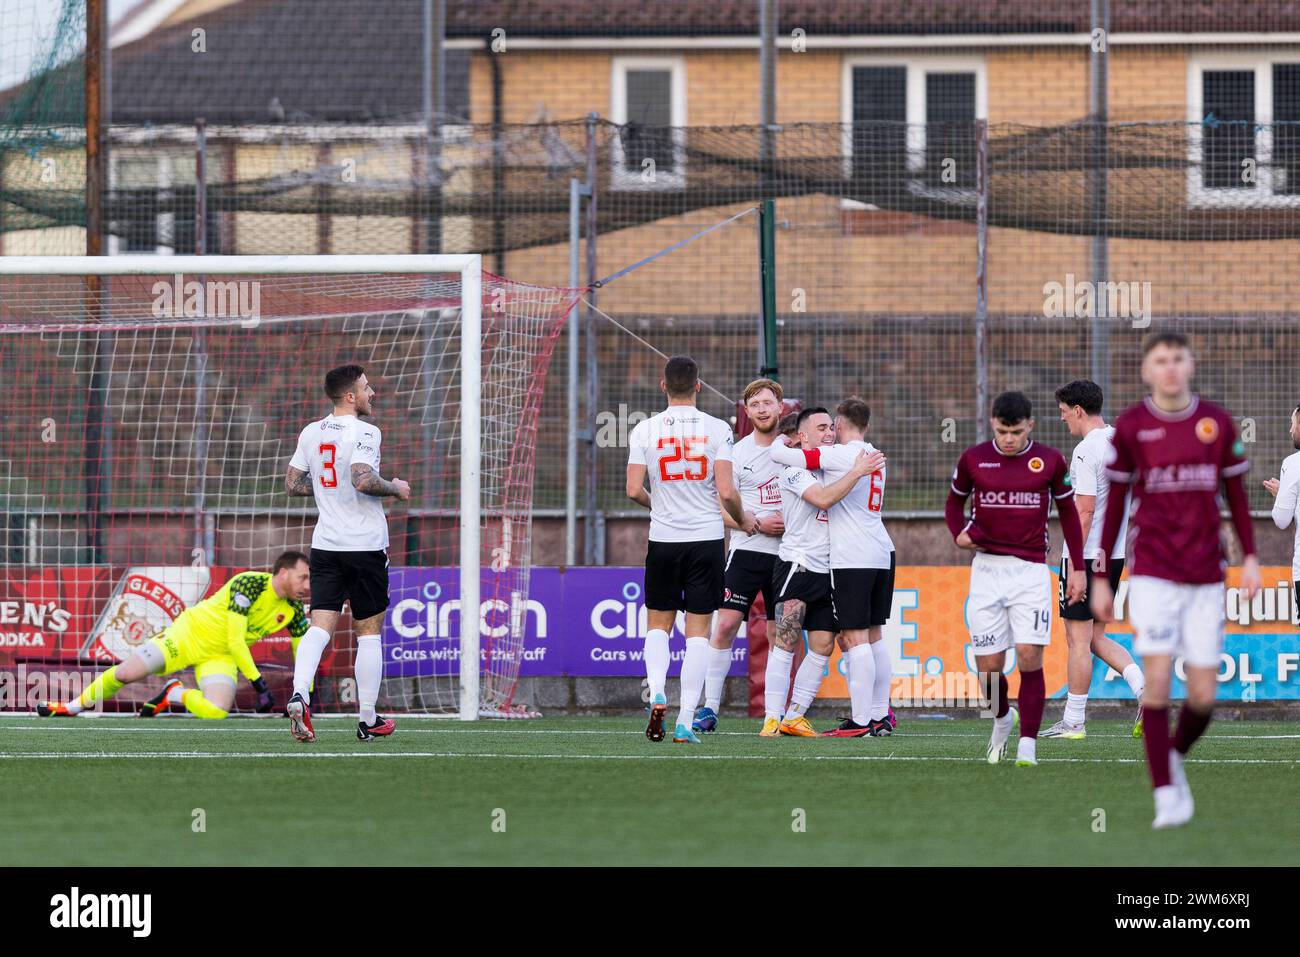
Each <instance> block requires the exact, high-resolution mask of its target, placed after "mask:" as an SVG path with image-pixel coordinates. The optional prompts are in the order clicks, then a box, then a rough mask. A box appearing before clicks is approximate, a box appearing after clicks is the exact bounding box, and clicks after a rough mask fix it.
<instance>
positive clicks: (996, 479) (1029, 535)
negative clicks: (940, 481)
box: [949, 439, 1081, 567]
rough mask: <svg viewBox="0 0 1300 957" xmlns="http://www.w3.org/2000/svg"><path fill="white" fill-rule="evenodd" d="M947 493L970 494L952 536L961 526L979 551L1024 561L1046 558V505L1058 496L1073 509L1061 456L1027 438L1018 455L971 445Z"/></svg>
mask: <svg viewBox="0 0 1300 957" xmlns="http://www.w3.org/2000/svg"><path fill="white" fill-rule="evenodd" d="M952 491H953V492H954V493H955V494H956V495H957V496H959V498H960V499H965V498H966V496H968V495H973V496H974V497H973V499H972V500H971V509H970V520H969V521H968V522H967V524H966V525H964V526H958V527H957V528H955V529H952V531H953V537H954V538H955V537H956V536H957V535H958V534H959V533H960V532H961V531H962V530H963V529H964V530H965V531H966V533H967V534H969V535H970V537H971V541H973V542H974V543H975V544H976V545H978V546H979V547H980V548H981V549H982V550H983V551H986V552H989V553H991V554H993V555H1015V556H1016V557H1017V558H1023V559H1024V560H1025V561H1029V562H1044V563H1045V562H1046V561H1047V549H1048V537H1047V513H1048V504H1049V503H1050V502H1051V501H1053V500H1057V501H1058V503H1061V504H1067V505H1068V507H1069V508H1070V511H1071V512H1073V510H1074V509H1073V497H1074V489H1073V488H1071V486H1070V466H1069V463H1067V462H1066V461H1065V456H1063V455H1062V454H1061V453H1060V452H1058V451H1056V449H1053V448H1049V447H1048V446H1046V445H1040V444H1038V443H1037V442H1035V441H1033V440H1032V439H1031V440H1030V442H1029V444H1028V445H1027V446H1025V448H1024V449H1023V450H1022V451H1021V452H1020V453H1019V454H1018V455H1006V454H1004V453H1002V452H1001V451H999V450H998V447H997V446H996V445H995V444H994V443H993V442H991V441H989V442H982V443H980V444H979V445H972V446H971V447H970V448H968V449H967V450H966V451H965V452H963V453H962V455H961V458H959V459H958V460H957V468H956V469H955V470H954V471H953V473H952ZM1057 510H1058V511H1060V505H1059V504H1058V509H1057ZM958 514H960V513H958ZM953 524H954V522H952V521H950V522H949V527H950V528H952V526H953ZM1080 567H1081V566H1080Z"/></svg>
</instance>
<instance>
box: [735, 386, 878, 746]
mask: <svg viewBox="0 0 1300 957" xmlns="http://www.w3.org/2000/svg"><path fill="white" fill-rule="evenodd" d="M795 440H796V441H797V442H798V448H799V449H800V450H803V451H812V450H813V449H826V448H829V447H830V446H832V445H834V444H835V424H834V422H833V421H832V420H831V415H830V413H829V412H827V411H826V410H825V409H823V408H820V407H815V408H811V409H804V410H803V411H802V412H800V413H799V416H798V418H797V419H796V420H795ZM884 464H885V456H884V453H883V452H878V451H877V452H871V453H868V452H867V451H866V450H865V449H860V450H858V453H857V455H856V456H855V457H854V459H853V464H852V465H851V466H850V467H849V470H848V471H847V472H845V473H844V474H843V475H841V476H840V477H839V478H838V479H836V480H835V481H833V482H832V483H831V484H829V485H823V484H822V482H823V481H824V475H823V472H822V470H821V469H807V468H805V467H804V465H786V466H783V467H782V475H781V504H782V511H783V514H784V515H785V518H786V525H785V534H784V535H783V536H782V537H781V550H780V552H779V554H778V556H777V561H776V569H775V580H774V583H773V587H774V589H775V591H776V607H777V613H776V614H777V621H776V626H775V629H774V631H775V634H774V635H773V638H772V641H771V642H770V647H769V648H768V652H767V653H768V669H767V684H766V686H765V692H764V698H765V701H764V710H765V711H766V716H765V717H764V719H763V729H762V730H761V731H760V732H759V736H760V737H765V738H771V737H776V736H777V735H778V734H785V735H790V736H792V737H799V738H811V737H814V736H816V734H817V732H816V730H815V729H814V728H813V726H812V725H811V724H810V723H809V721H808V718H807V717H806V716H805V712H806V711H807V710H808V708H809V707H810V706H811V705H812V702H813V699H814V698H816V697H817V692H818V691H819V690H821V684H822V678H823V677H824V676H825V674H826V667H827V664H828V662H829V661H830V657H831V653H832V652H833V651H834V650H835V636H836V633H837V632H838V631H839V630H840V629H839V624H838V623H837V622H836V620H835V605H834V603H833V602H832V601H831V531H830V529H831V526H830V518H829V516H828V514H827V509H830V508H832V507H833V506H834V505H835V504H836V503H837V502H839V501H841V500H842V499H843V498H844V496H846V495H848V494H849V493H850V492H851V491H853V489H854V488H855V487H856V486H857V484H858V480H859V479H861V478H862V477H863V476H866V475H869V474H871V472H873V471H876V470H878V469H882V468H884ZM769 627H772V626H770V625H769ZM805 628H806V629H807V630H808V653H807V654H806V655H804V659H803V661H801V662H800V663H799V670H798V671H797V672H795V676H794V691H793V693H792V694H791V695H790V704H789V707H788V708H787V707H786V700H785V698H786V690H787V688H788V684H789V674H790V665H791V662H792V661H793V659H794V651H795V648H796V646H797V645H798V644H799V642H800V641H801V640H802V637H803V630H804V629H805ZM778 652H780V653H781V660H782V662H783V664H782V665H781V669H780V674H781V679H782V680H781V681H780V683H779V686H778V687H777V688H776V689H775V690H774V688H773V684H774V682H773V680H772V679H773V673H772V672H773V669H772V667H771V660H772V658H771V656H772V655H774V654H776V653H778Z"/></svg>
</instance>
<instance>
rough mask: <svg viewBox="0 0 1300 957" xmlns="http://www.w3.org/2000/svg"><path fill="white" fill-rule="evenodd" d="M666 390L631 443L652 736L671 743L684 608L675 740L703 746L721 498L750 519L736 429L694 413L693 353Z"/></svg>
mask: <svg viewBox="0 0 1300 957" xmlns="http://www.w3.org/2000/svg"><path fill="white" fill-rule="evenodd" d="M659 388H661V389H662V390H663V391H664V392H665V393H666V394H667V396H668V408H666V409H664V411H663V412H660V413H659V414H658V415H656V416H654V417H652V418H649V419H646V420H645V421H643V422H639V423H637V425H636V427H635V428H634V429H633V430H632V434H631V436H629V438H628V459H627V495H628V498H630V499H632V501H634V502H636V503H637V504H638V505H642V506H644V507H646V508H648V509H650V541H649V545H648V547H647V548H646V559H645V607H646V637H645V667H646V679H647V682H648V683H649V685H650V723H649V725H648V726H647V727H646V732H645V733H646V737H648V738H649V739H650V740H651V741H662V740H663V739H664V716H665V714H666V713H667V710H668V701H667V698H666V697H665V696H664V687H665V685H666V684H667V680H668V661H669V656H668V633H669V632H670V631H671V630H672V627H673V623H674V621H675V620H676V618H677V613H678V612H679V611H681V612H685V614H686V627H685V631H686V655H685V657H684V658H683V659H682V674H681V709H680V711H679V712H678V715H677V723H676V725H675V727H674V730H673V741H675V742H678V743H689V744H699V743H700V739H699V738H698V737H697V736H696V734H695V732H694V731H692V730H691V722H692V720H693V718H694V715H695V708H696V706H697V705H698V704H699V703H700V695H701V693H702V692H703V691H704V680H705V673H706V672H707V670H708V660H709V626H710V625H711V624H712V621H713V613H714V612H715V611H717V610H718V608H719V607H721V605H722V593H723V566H724V560H723V559H724V552H725V545H724V542H723V524H722V515H721V513H719V511H718V502H719V500H721V502H722V505H723V508H725V509H726V510H727V512H728V513H729V514H730V515H731V518H732V520H733V521H734V522H735V523H736V524H737V525H740V524H742V523H743V522H744V519H745V510H744V507H743V505H742V503H741V500H740V493H739V492H738V491H737V490H736V486H735V483H734V481H733V478H732V467H731V449H732V437H731V426H729V425H728V424H727V423H725V422H723V421H722V420H721V419H715V418H714V417H713V416H711V415H709V414H707V413H705V412H702V411H700V410H699V409H697V408H696V407H695V398H696V394H697V393H698V392H699V390H700V367H699V365H698V364H696V362H695V360H694V359H692V358H691V357H690V356H673V357H672V358H671V359H669V360H668V362H667V364H666V365H665V366H664V377H663V379H662V380H661V381H660V383H659ZM647 479H648V480H649V483H650V489H649V491H647V490H646V481H647Z"/></svg>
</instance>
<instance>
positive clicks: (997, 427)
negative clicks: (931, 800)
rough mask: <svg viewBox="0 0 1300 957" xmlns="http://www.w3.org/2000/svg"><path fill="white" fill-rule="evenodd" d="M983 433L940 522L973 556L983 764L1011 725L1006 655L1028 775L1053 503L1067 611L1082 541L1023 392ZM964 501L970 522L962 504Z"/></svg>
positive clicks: (1036, 722)
mask: <svg viewBox="0 0 1300 957" xmlns="http://www.w3.org/2000/svg"><path fill="white" fill-rule="evenodd" d="M991 425H992V427H993V436H994V438H993V439H992V440H991V441H989V442H982V443H980V444H979V445H973V446H971V447H970V448H968V449H967V450H966V451H965V452H963V453H962V455H961V458H959V459H958V460H957V468H956V469H954V470H953V473H952V487H951V489H950V491H949V493H948V504H947V506H946V508H945V510H944V517H945V518H946V519H947V522H948V529H949V531H951V532H952V536H953V538H954V539H955V540H956V542H957V545H958V546H960V547H961V548H968V549H971V550H972V551H974V552H975V553H976V554H975V557H974V559H972V561H971V567H970V602H969V606H968V607H969V609H970V632H971V635H970V641H971V646H972V648H973V650H974V653H975V669H976V671H978V672H979V673H980V677H981V680H982V681H984V682H985V683H986V684H985V688H986V692H987V695H988V697H989V698H990V699H991V700H992V701H993V702H994V703H995V704H996V712H995V714H996V717H995V718H994V719H993V734H992V736H991V737H990V738H989V745H988V750H987V752H986V756H987V758H988V762H989V763H990V764H997V763H998V762H999V761H1001V760H1002V756H1003V754H1004V753H1005V751H1006V747H1007V739H1008V738H1009V737H1010V736H1011V729H1012V726H1013V725H1014V724H1015V721H1016V717H1017V715H1016V714H1015V712H1014V711H1013V710H1012V709H1011V707H1010V704H1009V702H1008V700H1007V679H1006V676H1005V675H1004V674H1003V673H1002V670H1003V668H1004V667H1005V665H1006V657H1007V651H1008V650H1010V649H1011V648H1012V647H1014V648H1015V650H1016V667H1017V668H1018V669H1019V671H1020V695H1019V701H1020V714H1019V718H1020V742H1019V745H1018V746H1017V748H1016V764H1017V765H1018V766H1020V767H1033V766H1034V765H1036V764H1038V756H1037V747H1038V743H1037V739H1038V729H1039V726H1040V725H1041V724H1042V720H1043V704H1044V701H1045V699H1046V697H1047V687H1046V684H1045V683H1044V680H1043V648H1044V647H1046V646H1047V644H1048V642H1050V641H1051V640H1052V606H1051V598H1050V596H1051V590H1052V588H1051V586H1052V577H1051V570H1050V569H1048V567H1047V544H1048V534H1047V516H1048V505H1049V503H1050V502H1052V501H1053V500H1055V502H1056V511H1057V514H1058V515H1059V516H1060V518H1061V531H1062V532H1064V533H1065V543H1066V547H1067V548H1068V549H1069V552H1070V559H1071V564H1072V565H1073V567H1074V570H1073V571H1071V572H1070V573H1069V575H1068V576H1067V578H1066V598H1067V599H1068V600H1069V601H1071V602H1075V601H1078V600H1079V599H1081V598H1082V597H1083V594H1084V591H1085V582H1084V572H1083V564H1084V563H1083V560H1082V556H1083V536H1082V534H1081V531H1080V528H1079V513H1078V511H1077V510H1076V509H1075V507H1074V489H1073V488H1072V487H1071V486H1070V470H1069V468H1068V467H1067V466H1066V464H1065V457H1064V456H1062V455H1061V453H1060V452H1058V451H1056V449H1053V448H1049V447H1048V446H1046V445H1039V444H1038V443H1037V442H1035V441H1034V440H1033V439H1031V438H1030V433H1031V432H1033V430H1034V419H1033V407H1032V406H1031V405H1030V403H1029V398H1028V397H1027V396H1026V395H1025V394H1024V393H1023V392H1004V393H1002V394H1001V395H1000V396H998V397H997V398H996V399H995V400H994V401H993V414H992V417H991ZM972 494H973V495H974V500H973V502H972V504H971V512H970V518H969V519H968V518H967V517H966V514H965V511H966V499H967V498H969V497H970V496H971V495H972ZM1118 500H1119V501H1121V502H1122V501H1123V496H1118ZM1107 620H1109V619H1107ZM995 689H996V690H995Z"/></svg>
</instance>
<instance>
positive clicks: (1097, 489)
mask: <svg viewBox="0 0 1300 957" xmlns="http://www.w3.org/2000/svg"><path fill="white" fill-rule="evenodd" d="M1114 434H1115V426H1113V425H1108V426H1106V427H1105V428H1101V429H1093V430H1092V431H1091V432H1089V433H1088V434H1087V435H1085V436H1084V437H1083V438H1082V439H1081V440H1080V442H1079V444H1078V445H1076V446H1075V447H1074V453H1073V454H1072V455H1071V456H1070V484H1071V485H1073V486H1074V494H1075V495H1095V496H1096V497H1097V500H1096V502H1095V506H1096V507H1095V508H1094V509H1093V513H1092V525H1091V526H1090V527H1089V528H1088V540H1087V541H1086V542H1084V543H1083V557H1084V558H1085V559H1090V558H1096V557H1097V556H1098V555H1100V554H1101V528H1102V526H1103V525H1104V524H1106V498H1107V496H1108V495H1109V494H1110V479H1108V478H1107V477H1106V466H1107V465H1108V464H1109V463H1110V459H1111V456H1112V455H1113V454H1114V451H1115V449H1114V446H1113V445H1111V436H1113V435H1114ZM1125 494H1126V495H1127V494H1128V493H1127V492H1125ZM1127 538H1128V508H1125V509H1124V522H1123V524H1122V525H1120V527H1119V537H1118V538H1117V539H1115V547H1114V548H1112V549H1111V552H1110V557H1111V558H1123V557H1124V543H1125V541H1126V540H1127Z"/></svg>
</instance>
